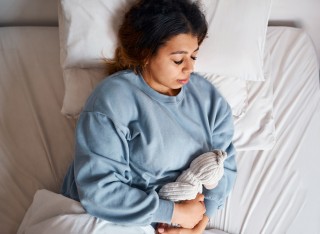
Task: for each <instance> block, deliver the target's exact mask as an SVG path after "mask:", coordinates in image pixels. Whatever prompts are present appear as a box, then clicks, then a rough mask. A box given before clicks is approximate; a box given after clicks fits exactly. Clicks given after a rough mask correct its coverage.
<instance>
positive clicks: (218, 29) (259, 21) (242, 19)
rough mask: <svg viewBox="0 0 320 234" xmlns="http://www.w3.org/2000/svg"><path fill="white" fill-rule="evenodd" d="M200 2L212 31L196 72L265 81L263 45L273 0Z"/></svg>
mask: <svg viewBox="0 0 320 234" xmlns="http://www.w3.org/2000/svg"><path fill="white" fill-rule="evenodd" d="M201 1H202V4H203V8H204V10H205V11H206V18H207V21H208V24H209V30H208V38H207V39H206V40H204V42H203V45H202V46H201V47H200V50H199V54H198V61H197V64H196V70H197V71H202V72H211V73H214V74H219V75H222V76H230V77H237V78H241V79H245V80H264V74H263V59H264V45H265V39H266V33H267V26H268V20H269V16H270V9H271V1H272V0H222V1H217V0H215V1H213V0H201Z"/></svg>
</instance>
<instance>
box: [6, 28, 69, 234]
mask: <svg viewBox="0 0 320 234" xmlns="http://www.w3.org/2000/svg"><path fill="white" fill-rule="evenodd" d="M63 95H64V83H63V78H62V71H61V68H60V64H59V40H58V28H56V27H8V28H6V27H4V28H0V233H1V234H2V233H3V234H10V233H16V231H17V229H18V226H19V224H20V222H21V221H22V218H23V216H24V213H25V211H26V210H27V208H28V207H29V206H30V204H31V202H32V199H33V196H34V193H35V191H36V190H38V189H40V188H47V189H49V190H51V191H55V192H58V191H59V188H60V184H61V181H62V179H63V176H64V174H65V171H66V168H67V164H69V162H70V161H71V158H72V149H73V124H72V122H71V121H70V120H68V119H66V118H65V117H64V116H62V115H61V113H60V109H61V105H62V99H63Z"/></svg>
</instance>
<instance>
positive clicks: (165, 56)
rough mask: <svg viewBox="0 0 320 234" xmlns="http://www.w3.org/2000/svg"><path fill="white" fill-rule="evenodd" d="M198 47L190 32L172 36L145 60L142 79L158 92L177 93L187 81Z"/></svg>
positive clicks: (196, 39)
mask: <svg viewBox="0 0 320 234" xmlns="http://www.w3.org/2000/svg"><path fill="white" fill-rule="evenodd" d="M198 49H199V46H198V38H197V37H194V36H192V35H190V34H179V35H177V36H174V37H172V38H171V39H170V40H169V41H167V43H166V44H165V45H164V46H162V47H160V48H159V49H158V52H157V53H156V55H155V56H153V57H152V58H150V59H149V60H148V61H147V64H146V67H145V69H144V70H143V72H142V76H143V79H144V80H145V81H146V83H147V84H148V85H149V86H150V87H151V88H153V89H154V90H156V91H157V92H159V93H162V94H165V95H169V96H174V95H177V94H178V93H179V91H180V89H181V87H182V86H183V85H185V84H187V83H188V82H189V79H190V73H191V72H192V71H193V66H194V62H195V60H196V55H197V52H198Z"/></svg>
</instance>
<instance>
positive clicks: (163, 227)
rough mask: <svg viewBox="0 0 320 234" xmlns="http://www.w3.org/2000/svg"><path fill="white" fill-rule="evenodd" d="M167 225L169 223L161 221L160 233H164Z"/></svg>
mask: <svg viewBox="0 0 320 234" xmlns="http://www.w3.org/2000/svg"><path fill="white" fill-rule="evenodd" d="M166 226H167V225H166V224H164V223H159V224H158V226H157V231H158V233H164V232H165V228H166Z"/></svg>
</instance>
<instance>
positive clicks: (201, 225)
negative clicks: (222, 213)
mask: <svg viewBox="0 0 320 234" xmlns="http://www.w3.org/2000/svg"><path fill="white" fill-rule="evenodd" d="M208 222H209V218H208V216H206V215H204V216H203V218H202V220H201V221H200V222H199V223H198V224H197V225H196V226H195V227H194V229H195V230H197V231H199V232H203V230H205V228H206V226H207V224H208Z"/></svg>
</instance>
